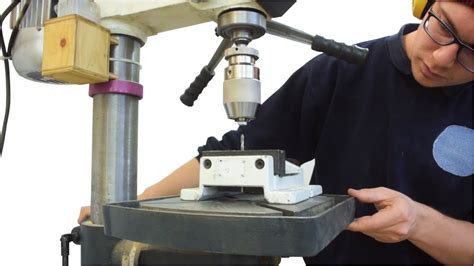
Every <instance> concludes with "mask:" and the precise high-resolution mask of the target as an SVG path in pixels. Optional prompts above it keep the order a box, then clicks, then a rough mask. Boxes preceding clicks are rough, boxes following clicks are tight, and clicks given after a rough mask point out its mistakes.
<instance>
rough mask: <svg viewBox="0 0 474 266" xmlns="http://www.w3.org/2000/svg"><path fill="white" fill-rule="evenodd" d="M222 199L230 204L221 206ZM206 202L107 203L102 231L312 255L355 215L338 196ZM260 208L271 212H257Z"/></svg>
mask: <svg viewBox="0 0 474 266" xmlns="http://www.w3.org/2000/svg"><path fill="white" fill-rule="evenodd" d="M223 201H225V202H227V203H228V202H234V203H233V206H230V205H229V204H227V206H228V207H224V206H226V205H225V204H221V203H222V202H223ZM209 202H211V203H203V202H182V203H181V204H180V199H179V198H161V199H155V200H146V201H141V202H140V201H132V202H124V203H115V204H110V205H107V206H105V207H104V218H105V219H104V224H105V233H106V234H107V235H110V236H114V237H118V238H122V239H128V240H132V241H139V242H143V243H149V244H153V245H159V246H160V247H163V248H171V249H177V250H187V251H195V252H207V253H221V254H229V255H247V256H269V257H272V256H282V257H283V256H313V255H315V254H317V253H318V252H319V251H321V250H322V249H323V248H324V247H325V246H327V245H328V244H329V243H330V242H331V241H332V240H333V239H334V238H335V237H336V236H337V235H338V234H339V233H340V232H341V231H342V230H344V229H345V228H346V226H347V225H348V224H349V223H350V222H351V221H352V220H353V218H354V213H355V202H354V199H353V198H350V197H348V196H336V195H323V196H317V197H315V198H312V199H310V200H308V201H305V202H302V203H299V204H295V205H292V206H283V205H276V204H266V203H265V202H263V201H262V198H261V196H255V195H240V196H233V197H226V198H224V199H220V200H217V201H216V200H214V201H209ZM212 202H214V203H212ZM216 202H221V203H216ZM193 203H194V204H193ZM206 204H207V205H206ZM216 206H219V207H220V208H215V207H216ZM260 208H267V209H268V212H269V213H268V214H260V213H259V212H262V211H261V210H260Z"/></svg>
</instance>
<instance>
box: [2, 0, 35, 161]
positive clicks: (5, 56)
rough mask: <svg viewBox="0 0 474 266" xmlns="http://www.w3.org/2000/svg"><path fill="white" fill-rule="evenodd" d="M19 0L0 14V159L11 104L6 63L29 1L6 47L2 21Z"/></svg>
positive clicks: (28, 2) (8, 70)
mask: <svg viewBox="0 0 474 266" xmlns="http://www.w3.org/2000/svg"><path fill="white" fill-rule="evenodd" d="M20 2H21V0H15V1H13V2H12V3H11V4H10V5H9V6H8V7H7V8H6V9H5V11H4V12H3V13H2V15H1V16H0V46H1V51H2V55H3V62H4V66H5V114H4V118H3V123H2V131H1V132H0V157H1V156H2V154H3V146H4V144H5V136H6V132H7V125H8V117H9V116H10V102H11V82H10V62H8V60H9V58H10V57H11V50H12V48H13V45H14V44H15V41H16V37H17V36H18V31H19V28H20V23H21V21H22V20H23V17H24V16H25V14H26V11H27V10H28V7H29V5H30V2H31V0H28V1H26V2H25V4H24V5H23V8H22V9H21V11H20V15H19V17H18V19H17V21H16V23H15V26H14V28H13V30H12V33H11V35H10V40H9V42H8V47H6V45H5V39H4V37H3V21H5V19H6V17H7V16H8V15H9V14H10V13H11V12H12V11H13V9H14V8H15V7H16V6H17V5H18V4H20Z"/></svg>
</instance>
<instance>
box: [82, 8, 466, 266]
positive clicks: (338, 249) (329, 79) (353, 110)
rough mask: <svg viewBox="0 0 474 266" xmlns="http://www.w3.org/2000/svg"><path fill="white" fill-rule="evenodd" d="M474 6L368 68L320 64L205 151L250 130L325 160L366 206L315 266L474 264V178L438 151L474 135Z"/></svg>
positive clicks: (339, 189)
mask: <svg viewBox="0 0 474 266" xmlns="http://www.w3.org/2000/svg"><path fill="white" fill-rule="evenodd" d="M473 5H474V1H469V0H468V1H436V2H435V3H434V4H433V5H432V6H431V8H430V10H429V12H428V13H427V14H426V15H425V17H424V19H423V22H422V23H421V25H420V26H417V25H406V26H404V27H403V28H402V29H401V30H400V32H399V33H398V34H397V35H394V36H390V37H386V38H382V39H378V40H374V41H369V42H366V43H363V44H361V46H364V47H367V48H369V49H370V54H369V57H368V59H367V63H366V65H365V66H363V67H357V66H354V65H351V64H348V63H346V62H343V61H340V60H336V59H334V58H331V57H328V56H325V55H323V56H318V57H316V58H315V59H313V60H311V61H310V62H309V63H307V64H306V65H305V66H303V67H302V68H301V69H299V70H298V71H297V72H295V73H294V74H293V75H292V76H291V77H290V79H289V80H288V81H287V82H286V83H285V84H284V85H283V87H282V88H280V89H279V90H278V91H277V92H276V93H275V94H274V95H273V96H272V97H270V98H269V99H268V100H267V101H266V102H265V103H264V104H263V105H262V108H261V109H260V110H259V113H258V116H257V119H256V120H255V121H252V122H251V123H249V125H248V126H247V127H245V128H243V127H241V128H239V130H237V131H231V132H228V133H227V134H225V135H224V136H223V138H222V140H221V141H217V140H216V139H214V138H209V139H208V141H207V143H206V145H205V146H203V147H201V148H199V153H200V154H201V152H202V151H203V150H210V149H239V136H240V134H241V133H242V132H243V133H245V137H246V148H247V149H282V150H285V151H286V154H287V157H288V158H292V159H295V160H297V161H299V162H300V163H304V162H306V161H309V160H311V159H313V158H316V166H315V169H314V172H313V176H312V179H311V182H312V183H314V184H320V185H322V187H323V189H324V191H325V193H329V194H345V193H346V192H347V193H348V194H349V195H351V196H353V197H355V198H356V199H358V200H359V201H360V202H361V203H362V204H360V205H358V206H357V210H356V217H358V218H357V219H356V220H355V221H354V222H353V223H351V224H350V225H349V226H348V231H345V232H343V233H341V234H340V235H339V236H338V237H337V238H336V239H335V240H334V241H333V242H332V243H331V244H330V245H329V246H328V247H326V248H325V249H324V250H323V251H322V252H321V253H320V254H318V255H317V256H315V257H312V258H306V259H305V260H306V263H408V264H414V263H436V262H441V263H446V264H448V263H449V264H457V263H465V264H473V263H474V225H473V210H472V209H473V208H472V207H473V206H472V173H471V174H470V175H469V176H467V177H462V176H459V175H458V174H457V172H456V171H445V170H443V168H441V167H439V166H438V164H437V163H436V161H435V160H434V158H433V154H432V153H433V145H434V143H435V140H436V139H437V138H438V137H439V136H440V134H442V132H444V131H445V130H446V129H447V128H449V127H450V126H453V125H457V126H460V127H465V128H472V127H473V123H472V96H473V95H472V91H473V79H474V74H473V72H474V66H473V51H472V46H473V43H474V23H472V18H474V8H473ZM198 158H199V157H198ZM198 173H199V162H198V160H196V159H192V160H190V161H189V162H187V163H186V164H184V165H183V166H182V167H180V168H179V169H177V170H176V171H175V172H173V173H172V174H171V175H169V176H168V177H166V178H165V179H164V180H162V181H161V182H159V183H157V184H155V185H153V186H151V187H149V188H148V189H146V190H145V192H144V193H143V194H142V195H140V196H139V199H146V198H153V197H158V196H164V195H174V194H178V193H179V191H180V189H181V188H184V187H196V186H197V185H198ZM353 188H360V189H359V190H356V189H353ZM367 203H370V204H367ZM86 217H87V209H84V210H83V212H82V213H81V216H80V217H79V221H82V220H84V219H85V218H86ZM451 217H452V218H451ZM361 233H363V234H361Z"/></svg>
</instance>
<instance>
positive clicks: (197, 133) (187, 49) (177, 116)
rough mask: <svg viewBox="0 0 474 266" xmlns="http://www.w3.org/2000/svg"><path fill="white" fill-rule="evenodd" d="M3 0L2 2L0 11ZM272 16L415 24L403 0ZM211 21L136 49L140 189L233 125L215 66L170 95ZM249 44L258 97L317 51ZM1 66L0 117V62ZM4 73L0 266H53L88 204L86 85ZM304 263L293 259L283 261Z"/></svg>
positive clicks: (196, 64) (343, 27)
mask: <svg viewBox="0 0 474 266" xmlns="http://www.w3.org/2000/svg"><path fill="white" fill-rule="evenodd" d="M9 2H10V1H6V0H2V1H1V4H0V8H1V9H2V10H3V9H4V8H5V7H6V5H7V4H8V3H9ZM276 20H277V21H279V22H282V23H285V24H287V25H290V26H292V27H295V28H298V29H300V30H303V31H306V32H308V33H312V34H318V35H322V36H324V37H326V38H332V39H335V40H338V41H343V42H346V43H349V44H353V43H357V42H360V41H364V40H369V39H375V38H378V37H382V36H386V35H391V34H394V33H396V32H398V30H399V29H400V27H401V26H402V25H403V24H405V23H408V22H416V19H415V18H413V17H412V16H411V0H404V1H400V0H384V1H380V0H358V1H349V0H346V1H342V0H332V1H329V0H325V1H322V0H299V1H298V2H297V3H296V4H295V5H294V6H293V7H292V8H291V9H290V10H289V11H288V12H287V13H286V14H285V15H284V17H282V18H278V19H276ZM4 26H5V27H7V23H5V25H4ZM214 28H215V23H206V24H202V25H197V26H193V27H188V28H184V29H180V30H175V31H172V32H165V33H161V34H159V35H158V36H155V37H151V38H149V40H148V42H147V44H146V45H145V46H144V47H143V49H142V55H141V62H142V65H143V70H142V72H141V83H142V84H143V85H144V87H145V97H144V99H143V100H141V102H140V120H139V139H138V140H139V149H138V176H139V178H138V192H139V193H141V192H142V191H143V189H144V188H146V187H147V186H149V185H151V184H153V183H155V182H157V181H159V180H160V179H161V178H163V177H165V176H166V175H167V174H169V173H170V172H171V171H172V170H174V169H175V168H177V167H178V166H180V165H181V164H182V163H184V162H186V161H187V160H189V159H190V158H192V157H193V156H195V155H196V149H197V147H198V146H199V145H202V144H203V143H205V141H206V138H207V137H208V136H216V137H218V138H219V137H220V136H221V135H222V134H223V133H225V132H227V131H228V130H230V129H234V128H235V127H236V125H235V123H234V122H233V121H230V120H228V119H227V117H226V115H225V111H224V109H223V106H222V81H223V69H224V67H225V64H224V63H221V64H220V65H219V66H218V68H217V69H216V77H214V79H213V80H212V81H211V83H210V85H209V86H208V88H207V89H206V90H205V91H204V93H203V94H202V95H201V97H200V98H199V100H198V101H197V102H196V103H195V106H194V107H193V108H189V107H186V106H184V105H183V104H181V102H180V101H179V96H180V95H181V94H182V92H183V90H184V89H185V88H187V86H188V85H189V83H190V82H191V81H192V80H193V79H194V77H195V76H196V75H197V74H198V73H199V71H200V70H201V68H202V66H204V65H205V64H206V63H207V62H208V61H209V59H210V57H211V56H212V54H213V53H214V51H215V49H216V48H217V46H218V45H219V43H220V40H219V39H218V38H216V37H215V35H214ZM6 31H7V30H6ZM251 46H252V47H254V48H257V49H258V50H259V51H260V59H259V60H258V61H257V66H258V67H259V68H260V70H261V81H262V99H266V98H267V97H268V96H269V95H271V94H272V93H273V92H274V91H275V90H277V89H278V88H279V86H281V85H282V84H283V82H285V80H286V79H287V78H288V77H289V76H290V75H291V73H292V72H294V71H295V70H296V69H298V68H299V67H300V66H301V65H303V64H304V63H305V62H306V61H308V60H309V59H311V58H312V57H313V56H315V55H316V54H317V53H315V52H314V51H312V50H311V49H310V48H309V46H306V45H303V44H300V43H295V42H291V41H289V40H286V39H280V38H277V37H273V36H269V35H266V36H264V37H262V38H261V39H259V40H256V41H254V42H252V43H251ZM2 68H3V67H2ZM0 73H1V74H0V110H1V112H0V116H1V117H2V118H3V109H4V97H5V96H4V74H3V69H1V70H0ZM11 77H12V106H11V115H10V121H9V125H8V132H7V136H6V144H5V148H4V154H3V157H2V158H1V159H0V191H1V192H0V202H1V213H2V214H1V217H2V218H1V220H0V256H1V260H0V265H61V256H60V242H59V238H60V236H61V235H62V234H64V233H68V232H69V231H70V230H71V229H72V228H73V227H74V226H76V219H77V216H78V214H79V209H80V207H81V206H83V205H88V204H89V202H90V168H91V166H90V165H91V150H92V149H91V145H92V144H91V143H92V141H91V135H92V133H91V132H92V99H91V98H90V97H89V96H88V87H87V86H56V85H45V84H41V83H34V82H31V81H28V80H25V79H23V78H21V77H20V76H18V75H17V74H16V72H15V71H14V70H12V75H11ZM0 119H1V118H0ZM0 121H1V120H0ZM71 245H72V246H71V255H70V265H80V248H79V247H78V246H75V245H73V244H71ZM303 263H304V262H303V260H302V259H301V258H290V259H284V260H283V261H282V264H283V265H290V264H291V265H297V264H298V265H301V264H303Z"/></svg>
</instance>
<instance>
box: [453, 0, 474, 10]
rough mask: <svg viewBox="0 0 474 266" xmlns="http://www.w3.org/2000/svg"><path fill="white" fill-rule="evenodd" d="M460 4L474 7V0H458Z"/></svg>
mask: <svg viewBox="0 0 474 266" xmlns="http://www.w3.org/2000/svg"><path fill="white" fill-rule="evenodd" d="M457 2H459V3H460V4H463V5H466V6H469V7H471V8H474V0H457Z"/></svg>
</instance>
